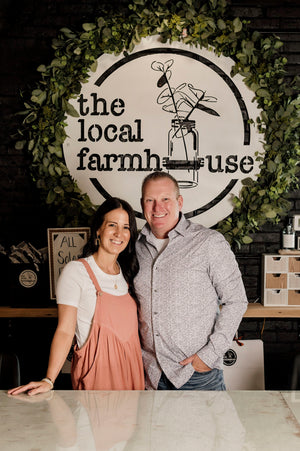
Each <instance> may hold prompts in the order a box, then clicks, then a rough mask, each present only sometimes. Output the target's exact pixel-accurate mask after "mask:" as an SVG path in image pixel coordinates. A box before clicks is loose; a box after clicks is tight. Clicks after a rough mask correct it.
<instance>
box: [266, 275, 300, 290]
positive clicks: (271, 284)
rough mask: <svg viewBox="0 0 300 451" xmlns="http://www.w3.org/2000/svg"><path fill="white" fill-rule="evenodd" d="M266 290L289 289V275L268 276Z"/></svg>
mask: <svg viewBox="0 0 300 451" xmlns="http://www.w3.org/2000/svg"><path fill="white" fill-rule="evenodd" d="M266 288H287V273H284V274H280V273H279V274H278V273H276V274H273V273H272V274H266ZM296 288H297V287H296Z"/></svg>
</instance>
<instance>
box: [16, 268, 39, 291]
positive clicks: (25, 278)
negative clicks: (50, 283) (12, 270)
mask: <svg viewBox="0 0 300 451" xmlns="http://www.w3.org/2000/svg"><path fill="white" fill-rule="evenodd" d="M37 279H38V278H37V275H36V273H35V272H34V271H32V270H31V269H25V270H24V271H22V272H21V274H20V275H19V282H20V284H21V285H22V287H24V288H32V287H34V286H35V285H36V283H37Z"/></svg>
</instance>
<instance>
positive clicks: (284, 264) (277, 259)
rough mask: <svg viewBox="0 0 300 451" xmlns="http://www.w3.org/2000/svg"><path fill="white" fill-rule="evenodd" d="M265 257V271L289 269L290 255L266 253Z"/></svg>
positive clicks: (275, 271)
mask: <svg viewBox="0 0 300 451" xmlns="http://www.w3.org/2000/svg"><path fill="white" fill-rule="evenodd" d="M264 259H265V272H272V273H281V272H287V271H288V257H286V256H281V255H265V257H264ZM294 272H295V271H294ZM299 272H300V270H299Z"/></svg>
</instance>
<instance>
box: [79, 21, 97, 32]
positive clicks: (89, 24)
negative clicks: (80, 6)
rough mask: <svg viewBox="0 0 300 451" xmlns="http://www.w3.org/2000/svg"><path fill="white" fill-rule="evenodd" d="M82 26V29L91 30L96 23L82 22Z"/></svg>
mask: <svg viewBox="0 0 300 451" xmlns="http://www.w3.org/2000/svg"><path fill="white" fill-rule="evenodd" d="M82 28H83V29H84V31H92V30H95V28H96V25H95V24H94V23H84V24H82Z"/></svg>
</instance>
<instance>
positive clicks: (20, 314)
mask: <svg viewBox="0 0 300 451" xmlns="http://www.w3.org/2000/svg"><path fill="white" fill-rule="evenodd" d="M0 318H57V307H45V308H31V307H28V308H23V307H22V308H14V307H6V306H4V307H0Z"/></svg>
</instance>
